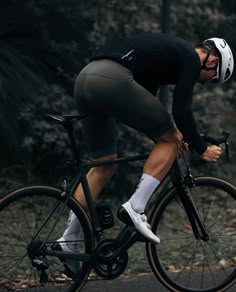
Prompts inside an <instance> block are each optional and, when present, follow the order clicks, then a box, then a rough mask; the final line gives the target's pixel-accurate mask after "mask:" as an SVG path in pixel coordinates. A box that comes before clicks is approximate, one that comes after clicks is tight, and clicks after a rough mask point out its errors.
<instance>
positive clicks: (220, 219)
mask: <svg viewBox="0 0 236 292" xmlns="http://www.w3.org/2000/svg"><path fill="white" fill-rule="evenodd" d="M221 210H222V208H221ZM231 211H232V209H230V210H228V211H227V212H226V213H225V214H224V215H223V216H222V217H220V218H219V219H218V220H216V221H214V223H213V224H212V225H210V226H209V232H210V231H211V230H212V228H213V226H215V225H216V224H217V223H218V222H219V221H222V219H223V218H224V217H225V216H227V215H228V214H229V213H231ZM220 212H221V211H220ZM220 212H219V213H218V215H217V217H218V216H219V214H220ZM217 217H216V218H217Z"/></svg>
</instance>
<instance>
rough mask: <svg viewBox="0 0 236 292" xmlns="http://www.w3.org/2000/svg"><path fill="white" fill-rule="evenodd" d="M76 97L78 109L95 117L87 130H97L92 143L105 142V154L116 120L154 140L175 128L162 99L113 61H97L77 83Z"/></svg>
mask: <svg viewBox="0 0 236 292" xmlns="http://www.w3.org/2000/svg"><path fill="white" fill-rule="evenodd" d="M75 96H76V97H77V102H78V105H79V108H80V109H81V108H83V107H84V106H85V107H87V109H86V110H88V114H89V115H91V114H92V118H91V119H90V120H89V119H88V121H87V130H88V129H91V128H93V131H92V130H90V132H94V131H95V129H96V135H94V136H93V137H94V138H93V137H91V140H90V142H89V143H90V144H91V142H92V141H93V139H96V140H97V139H100V140H101V139H103V138H104V139H105V141H106V145H103V149H104V150H105V146H107V145H108V139H110V137H112V141H114V136H115V130H114V124H115V120H114V119H113V118H115V119H118V120H119V121H121V122H123V123H125V124H127V125H129V126H131V127H133V128H135V129H137V130H140V131H143V132H144V133H145V134H147V135H149V136H151V137H154V138H157V137H160V136H161V135H163V134H164V133H166V132H167V131H168V130H169V129H171V128H172V127H173V122H172V119H171V117H170V115H169V114H168V112H167V111H166V109H165V108H164V107H163V106H162V104H161V103H160V101H159V99H158V98H156V97H155V96H153V95H152V94H151V93H150V92H149V91H147V90H146V89H145V88H144V87H142V86H141V85H139V84H138V83H137V82H136V81H135V80H134V79H133V76H132V73H131V72H130V71H129V70H128V69H127V68H125V67H124V66H122V65H120V64H118V63H116V62H113V61H110V60H99V61H95V62H93V63H91V64H89V65H88V66H87V68H85V69H84V70H82V72H81V74H80V75H79V78H78V79H77V82H76V86H75ZM111 117H113V118H111ZM95 123H96V125H95ZM108 124H110V125H108ZM105 125H106V126H105ZM98 130H99V131H98ZM105 132H107V133H109V135H107V134H106V133H105ZM89 135H90V134H89ZM100 135H101V138H99V137H100ZM101 143H102V142H101ZM113 149H114V147H113ZM104 150H103V151H104ZM109 154H111V153H109Z"/></svg>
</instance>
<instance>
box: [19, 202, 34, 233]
mask: <svg viewBox="0 0 236 292" xmlns="http://www.w3.org/2000/svg"><path fill="white" fill-rule="evenodd" d="M21 209H22V213H23V216H24V218H25V221H26V225H27V228H28V230H29V234H30V237H31V238H32V236H33V234H32V232H31V228H30V226H29V221H28V219H27V216H26V214H25V211H24V208H23V207H22V208H21Z"/></svg>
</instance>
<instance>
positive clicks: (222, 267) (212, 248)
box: [207, 242, 228, 276]
mask: <svg viewBox="0 0 236 292" xmlns="http://www.w3.org/2000/svg"><path fill="white" fill-rule="evenodd" d="M207 244H208V246H209V247H210V249H211V251H212V253H213V254H214V256H215V257H216V258H217V260H218V263H219V264H220V267H221V269H222V270H223V271H224V273H225V275H226V276H228V274H227V272H226V270H225V268H224V266H223V265H222V263H221V259H220V258H219V256H217V254H216V251H215V249H214V246H213V245H210V244H209V242H207Z"/></svg>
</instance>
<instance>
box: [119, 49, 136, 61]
mask: <svg viewBox="0 0 236 292" xmlns="http://www.w3.org/2000/svg"><path fill="white" fill-rule="evenodd" d="M133 52H134V50H131V51H129V52H128V53H127V54H126V55H124V56H122V58H121V59H122V60H124V59H128V61H131V60H132V59H133V56H132V55H131V56H130V54H132V53H133Z"/></svg>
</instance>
